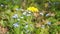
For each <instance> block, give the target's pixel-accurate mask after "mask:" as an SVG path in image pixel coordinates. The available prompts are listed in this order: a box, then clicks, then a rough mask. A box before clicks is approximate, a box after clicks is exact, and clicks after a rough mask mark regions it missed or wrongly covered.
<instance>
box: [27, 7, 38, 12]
mask: <svg viewBox="0 0 60 34" xmlns="http://www.w3.org/2000/svg"><path fill="white" fill-rule="evenodd" d="M27 10H29V11H31V12H38V9H37V8H35V7H29V8H27Z"/></svg>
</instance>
